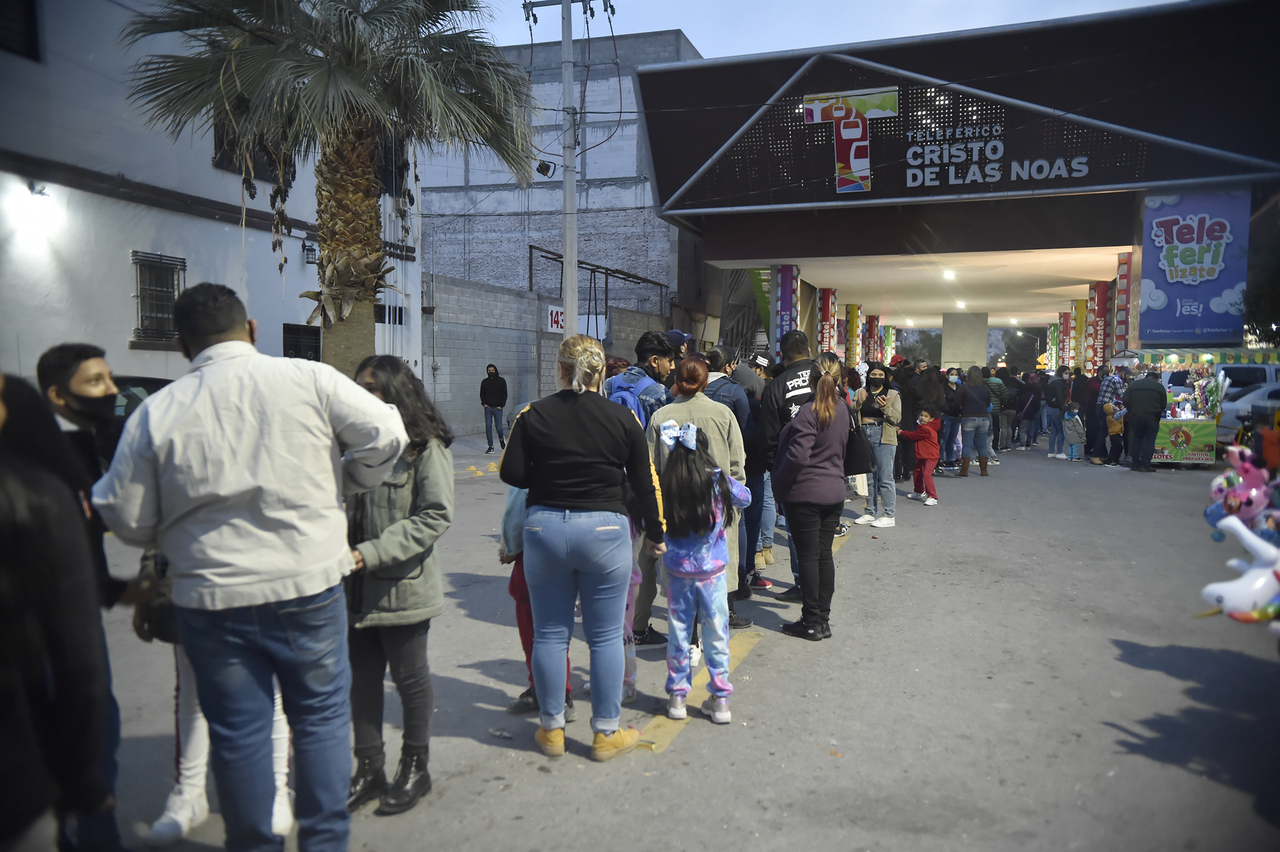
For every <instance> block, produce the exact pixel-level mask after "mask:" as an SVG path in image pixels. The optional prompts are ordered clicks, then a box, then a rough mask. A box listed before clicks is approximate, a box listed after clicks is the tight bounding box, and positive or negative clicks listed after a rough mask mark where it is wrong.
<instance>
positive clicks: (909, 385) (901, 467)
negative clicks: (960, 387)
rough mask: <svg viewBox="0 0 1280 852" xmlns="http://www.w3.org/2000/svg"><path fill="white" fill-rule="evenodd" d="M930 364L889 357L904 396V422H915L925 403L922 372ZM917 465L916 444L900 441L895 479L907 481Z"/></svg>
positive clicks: (895, 356) (894, 458) (899, 391)
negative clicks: (921, 385)
mask: <svg viewBox="0 0 1280 852" xmlns="http://www.w3.org/2000/svg"><path fill="white" fill-rule="evenodd" d="M928 366H929V362H928V361H925V360H924V359H921V360H919V361H915V362H911V361H908V360H907V359H906V358H904V357H903V356H901V355H894V356H893V357H892V358H890V359H889V368H890V370H892V372H893V375H894V378H895V379H896V380H897V383H898V393H899V394H901V396H902V422H903V423H915V422H916V415H917V414H919V412H920V406H921V405H922V404H923V398H922V390H921V387H920V374H921V373H922V372H924V370H925V369H927V368H928ZM915 466H916V451H915V444H912V443H911V442H910V441H899V442H898V449H897V451H896V452H895V453H894V456H893V479H894V481H895V482H906V481H907V480H908V479H910V478H911V472H912V471H913V470H914V469H915Z"/></svg>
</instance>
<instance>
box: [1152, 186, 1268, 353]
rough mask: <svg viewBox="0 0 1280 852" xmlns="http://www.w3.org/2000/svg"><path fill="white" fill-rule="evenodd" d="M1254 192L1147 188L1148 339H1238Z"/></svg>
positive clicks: (1190, 341) (1241, 327) (1198, 341)
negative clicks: (1193, 192)
mask: <svg viewBox="0 0 1280 852" xmlns="http://www.w3.org/2000/svg"><path fill="white" fill-rule="evenodd" d="M1249 212H1250V194H1249V192H1247V191H1244V192H1220V193H1206V194H1202V195H1168V196H1155V195H1148V196H1147V198H1146V203H1145V205H1144V209H1143V216H1142V224H1143V227H1142V305H1141V312H1142V342H1143V345H1147V344H1151V343H1185V344H1192V345H1197V344H1227V345H1232V344H1234V345H1237V346H1238V345H1239V344H1240V343H1241V342H1242V341H1243V340H1244V288H1245V273H1246V270H1247V267H1248V259H1249Z"/></svg>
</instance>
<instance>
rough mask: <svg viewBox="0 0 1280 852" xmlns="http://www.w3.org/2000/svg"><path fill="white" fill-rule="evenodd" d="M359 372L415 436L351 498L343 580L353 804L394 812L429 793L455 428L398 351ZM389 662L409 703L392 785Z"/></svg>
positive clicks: (359, 381) (350, 797)
mask: <svg viewBox="0 0 1280 852" xmlns="http://www.w3.org/2000/svg"><path fill="white" fill-rule="evenodd" d="M355 378H356V383H357V384H359V385H360V386H361V387H363V388H364V389H365V390H367V391H369V393H371V394H373V395H374V396H376V397H377V398H378V399H380V400H382V401H383V402H386V403H390V404H391V405H394V406H395V407H396V409H397V410H398V411H399V412H400V417H401V418H402V419H403V420H404V428H405V431H406V432H407V433H408V434H409V449H408V450H406V451H405V453H404V455H402V456H401V457H400V458H399V459H398V460H397V461H396V464H395V467H394V468H392V469H391V473H390V474H389V475H388V476H387V478H386V480H385V481H384V482H383V483H382V484H381V485H379V486H378V487H377V488H375V489H374V490H373V491H367V492H365V493H363V494H357V495H356V496H355V497H352V498H349V499H348V500H347V521H348V530H349V533H348V535H349V537H350V541H351V547H352V551H351V555H352V557H354V558H355V561H356V569H357V570H356V572H355V573H353V574H352V575H351V576H350V577H348V578H347V580H346V581H345V588H346V593H347V610H348V612H349V614H350V627H349V629H348V639H347V642H348V649H349V655H350V657H351V727H352V730H353V732H354V738H355V756H356V763H357V766H356V772H355V775H354V776H353V777H352V779H351V787H350V791H349V792H348V794H347V809H348V810H352V811H354V810H355V809H356V808H359V807H360V806H361V805H363V804H365V803H366V802H370V801H373V800H374V799H379V804H378V810H377V813H378V814H380V815H383V816H387V815H391V814H399V813H404V812H405V811H407V810H409V809H410V808H412V807H413V806H414V805H416V804H417V803H418V800H419V799H421V798H422V797H423V796H424V795H426V794H427V793H429V792H431V774H430V773H429V772H428V771H427V757H428V751H429V747H430V736H431V714H432V711H433V709H434V704H435V696H434V695H433V693H432V689H431V669H430V667H429V666H428V664H427V631H428V630H429V629H430V627H431V619H433V618H435V617H436V616H438V615H439V614H440V613H442V612H444V588H443V585H442V583H441V577H440V561H439V558H438V557H437V556H436V552H435V544H436V542H437V541H438V540H439V539H440V536H442V535H444V533H445V531H446V530H448V529H449V525H450V524H451V523H452V521H453V454H452V453H450V452H449V445H450V444H452V443H453V433H452V432H451V431H450V430H449V427H448V426H447V425H445V422H444V419H443V418H442V417H441V416H440V412H439V411H437V410H436V407H435V406H434V405H433V404H432V403H431V400H430V398H429V397H428V396H427V392H426V389H425V388H423V386H422V382H421V381H419V380H418V377H417V376H415V375H414V374H413V371H412V370H410V369H409V366H408V365H407V364H405V362H404V361H402V360H400V359H399V358H396V357H395V356H392V355H374V356H372V357H370V358H366V359H364V360H363V361H361V362H360V366H359V367H357V368H356V376H355ZM388 668H390V669H391V679H392V680H393V681H395V685H396V691H397V692H398V693H399V695H400V704H401V706H402V707H403V709H404V744H403V746H402V747H401V751H400V765H399V768H398V770H397V771H396V775H395V780H394V781H393V782H392V783H391V785H390V786H388V785H387V780H386V774H385V773H384V771H383V763H384V761H385V756H384V754H383V746H382V696H383V690H382V681H383V678H385V677H386V672H387V669H388Z"/></svg>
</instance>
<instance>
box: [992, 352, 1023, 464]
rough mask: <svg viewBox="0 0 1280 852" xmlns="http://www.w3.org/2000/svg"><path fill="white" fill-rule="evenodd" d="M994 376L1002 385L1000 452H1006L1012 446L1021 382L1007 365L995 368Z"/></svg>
mask: <svg viewBox="0 0 1280 852" xmlns="http://www.w3.org/2000/svg"><path fill="white" fill-rule="evenodd" d="M996 378H997V379H999V380H1000V382H1001V384H1003V385H1004V398H1003V400H1002V401H1001V405H1002V406H1003V407H1002V408H1001V409H1000V442H999V445H998V447H999V450H1000V452H1008V451H1009V450H1011V449H1012V448H1013V423H1014V421H1015V420H1016V419H1017V417H1018V393H1019V391H1021V390H1022V382H1020V381H1018V380H1017V379H1015V378H1014V377H1013V374H1012V373H1010V372H1009V368H1008V367H1001V368H999V369H998V370H996Z"/></svg>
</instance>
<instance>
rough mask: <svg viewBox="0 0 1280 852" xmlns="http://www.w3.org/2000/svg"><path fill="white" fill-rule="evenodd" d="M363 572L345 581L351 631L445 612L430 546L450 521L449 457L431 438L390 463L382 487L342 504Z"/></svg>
mask: <svg viewBox="0 0 1280 852" xmlns="http://www.w3.org/2000/svg"><path fill="white" fill-rule="evenodd" d="M347 521H348V530H349V535H350V540H351V543H352V547H354V548H355V549H356V550H358V551H360V555H361V556H362V557H363V558H364V568H363V569H362V570H360V571H356V572H355V573H353V574H351V576H349V577H347V579H346V592H347V609H348V610H349V611H350V614H351V624H352V626H353V627H388V626H396V625H404V624H417V623H418V622H421V621H426V620H427V619H430V618H435V617H436V616H437V615H439V614H440V613H441V612H443V611H444V590H443V587H442V584H441V579H440V561H439V558H438V557H437V556H436V552H435V544H436V540H437V539H439V538H440V536H442V535H444V532H445V530H447V529H449V525H450V524H451V523H452V522H453V454H452V453H451V452H449V450H448V448H447V447H445V445H444V444H443V443H441V442H440V441H439V440H438V439H436V438H432V439H431V440H430V441H428V442H427V445H426V446H425V447H423V448H422V449H421V450H412V449H411V450H409V451H408V452H406V453H405V454H404V455H403V456H401V457H400V459H399V460H398V461H396V465H395V467H394V468H393V469H392V471H391V474H390V475H389V476H388V477H387V479H386V481H385V482H383V483H382V484H381V485H379V486H378V487H377V488H375V489H374V490H373V491H368V492H365V493H363V494H357V495H356V496H354V497H352V498H350V499H349V500H348V501H347Z"/></svg>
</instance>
